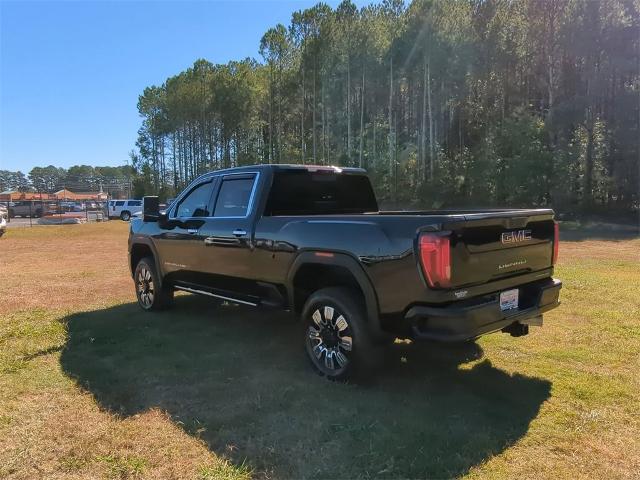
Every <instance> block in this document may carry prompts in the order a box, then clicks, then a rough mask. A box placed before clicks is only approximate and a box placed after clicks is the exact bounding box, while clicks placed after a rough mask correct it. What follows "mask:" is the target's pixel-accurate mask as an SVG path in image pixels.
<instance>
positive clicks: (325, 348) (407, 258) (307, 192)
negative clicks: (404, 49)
mask: <svg viewBox="0 0 640 480" xmlns="http://www.w3.org/2000/svg"><path fill="white" fill-rule="evenodd" d="M557 255H558V225H557V223H555V222H554V220H553V211H552V210H548V209H534V210H523V209H518V210H513V209H502V210H483V211H475V210H451V211H446V210H436V211H397V212H395V211H394V212H392V211H380V210H379V209H378V204H377V202H376V198H375V195H374V193H373V189H372V187H371V184H370V182H369V179H368V177H367V176H366V174H365V171H364V170H361V169H355V168H337V167H325V166H294V165H258V166H251V167H239V168H233V169H229V170H221V171H216V172H211V173H207V174H205V175H202V176H201V177H199V178H198V179H197V180H195V181H194V182H193V183H191V185H189V187H187V188H186V189H185V190H184V191H183V192H182V193H181V194H180V195H179V196H178V197H177V198H176V199H175V200H174V201H173V202H172V203H171V205H170V206H169V207H168V208H167V210H166V211H160V210H159V207H158V199H157V197H145V200H144V212H143V218H142V219H134V220H133V221H132V222H131V231H130V236H129V262H130V266H131V272H132V275H133V279H134V283H135V288H136V294H137V298H138V302H139V304H140V306H141V307H142V308H143V309H145V310H158V309H161V308H164V307H166V306H168V305H169V304H170V303H171V300H172V299H173V292H174V291H175V290H182V291H185V292H191V293H197V294H202V295H208V296H211V297H215V298H217V299H222V300H226V301H229V302H235V303H240V304H244V305H251V306H256V307H271V308H281V309H284V310H288V311H290V312H292V313H294V314H295V315H296V317H299V318H301V319H302V321H303V323H304V327H301V332H303V333H301V338H300V342H301V345H302V344H304V345H305V347H306V352H307V354H308V356H309V358H310V360H311V362H312V364H313V365H314V366H315V368H316V369H317V370H318V371H319V372H320V373H321V374H324V375H326V376H328V377H331V378H345V377H347V376H349V375H351V374H352V373H353V372H354V371H355V370H357V369H360V368H361V367H365V368H364V369H365V370H366V369H367V368H368V367H369V366H370V365H372V364H373V363H374V362H373V360H374V358H375V356H376V351H377V350H378V349H379V348H380V347H381V346H382V345H384V343H385V342H389V341H392V340H393V339H395V338H396V337H400V338H411V339H414V340H436V341H445V342H463V341H468V340H473V339H475V338H477V337H479V336H480V335H484V334H487V333H491V332H497V331H502V332H506V333H510V334H511V335H513V336H521V335H525V334H527V333H528V330H529V326H530V325H541V324H542V313H543V312H546V311H548V310H551V309H552V308H555V307H557V306H558V304H559V301H558V296H559V292H560V287H561V283H560V281H558V280H556V279H554V278H552V275H553V265H554V264H555V262H556V258H557Z"/></svg>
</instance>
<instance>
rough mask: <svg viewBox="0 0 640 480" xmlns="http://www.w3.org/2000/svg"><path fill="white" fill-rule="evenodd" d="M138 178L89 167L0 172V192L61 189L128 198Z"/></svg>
mask: <svg viewBox="0 0 640 480" xmlns="http://www.w3.org/2000/svg"><path fill="white" fill-rule="evenodd" d="M137 178H138V174H137V172H136V171H135V169H134V168H133V167H130V166H126V165H125V166H121V167H92V166H90V165H74V166H72V167H70V168H68V169H65V168H60V167H54V166H53V165H49V166H47V167H34V168H32V169H31V171H30V172H29V173H28V174H26V175H25V174H24V173H23V172H21V171H17V172H13V171H9V170H0V192H2V191H19V192H30V191H34V192H42V193H53V192H56V191H58V190H62V189H64V188H66V189H69V190H71V191H76V192H98V191H103V192H105V193H108V194H110V195H117V196H130V195H132V192H133V190H134V186H133V185H134V182H135V180H136V179H137Z"/></svg>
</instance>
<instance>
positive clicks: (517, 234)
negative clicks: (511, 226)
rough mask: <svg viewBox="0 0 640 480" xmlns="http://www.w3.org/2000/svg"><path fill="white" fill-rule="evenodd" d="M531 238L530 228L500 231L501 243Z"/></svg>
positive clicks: (517, 241)
mask: <svg viewBox="0 0 640 480" xmlns="http://www.w3.org/2000/svg"><path fill="white" fill-rule="evenodd" d="M527 240H531V230H515V231H513V232H502V235H501V236H500V241H501V242H502V243H504V244H505V245H506V244H509V243H520V242H525V241H527Z"/></svg>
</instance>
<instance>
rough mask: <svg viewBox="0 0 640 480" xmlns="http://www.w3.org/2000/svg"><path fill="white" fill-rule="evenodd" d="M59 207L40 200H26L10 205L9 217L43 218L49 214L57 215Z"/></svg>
mask: <svg viewBox="0 0 640 480" xmlns="http://www.w3.org/2000/svg"><path fill="white" fill-rule="evenodd" d="M56 210H57V205H56V204H55V203H50V202H41V201H38V200H25V201H19V202H10V203H9V216H10V217H11V218H14V217H36V218H38V217H42V216H43V215H47V214H49V213H55V212H56Z"/></svg>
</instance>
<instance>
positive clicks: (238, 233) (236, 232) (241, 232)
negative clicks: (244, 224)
mask: <svg viewBox="0 0 640 480" xmlns="http://www.w3.org/2000/svg"><path fill="white" fill-rule="evenodd" d="M246 234H247V232H246V230H241V229H239V228H237V229H235V230H234V231H233V235H235V236H236V237H244V236H245V235H246Z"/></svg>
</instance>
